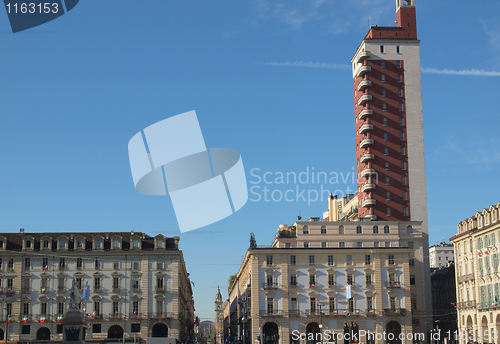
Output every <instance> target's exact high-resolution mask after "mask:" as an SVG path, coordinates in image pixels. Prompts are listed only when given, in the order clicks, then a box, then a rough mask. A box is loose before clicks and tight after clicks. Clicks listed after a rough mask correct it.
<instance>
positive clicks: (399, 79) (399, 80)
mask: <svg viewBox="0 0 500 344" xmlns="http://www.w3.org/2000/svg"><path fill="white" fill-rule="evenodd" d="M401 80H402V78H401V74H400V75H398V82H401Z"/></svg>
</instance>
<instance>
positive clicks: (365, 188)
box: [361, 183, 376, 192]
mask: <svg viewBox="0 0 500 344" xmlns="http://www.w3.org/2000/svg"><path fill="white" fill-rule="evenodd" d="M375 187H376V185H375V184H374V183H365V184H363V186H362V187H361V192H366V191H368V190H375Z"/></svg>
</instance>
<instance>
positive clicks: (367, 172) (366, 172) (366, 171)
mask: <svg viewBox="0 0 500 344" xmlns="http://www.w3.org/2000/svg"><path fill="white" fill-rule="evenodd" d="M371 174H375V169H373V168H365V169H364V170H363V171H361V174H360V177H361V178H364V177H366V176H369V175H371Z"/></svg>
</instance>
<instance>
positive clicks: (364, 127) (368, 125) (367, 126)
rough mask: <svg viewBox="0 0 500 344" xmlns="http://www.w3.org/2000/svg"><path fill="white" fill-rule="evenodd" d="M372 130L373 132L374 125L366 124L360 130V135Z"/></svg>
mask: <svg viewBox="0 0 500 344" xmlns="http://www.w3.org/2000/svg"><path fill="white" fill-rule="evenodd" d="M370 130H373V124H368V123H365V124H363V125H362V126H361V128H359V133H360V134H364V133H366V132H367V131H370Z"/></svg>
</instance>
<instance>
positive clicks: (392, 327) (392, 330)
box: [386, 320, 401, 344]
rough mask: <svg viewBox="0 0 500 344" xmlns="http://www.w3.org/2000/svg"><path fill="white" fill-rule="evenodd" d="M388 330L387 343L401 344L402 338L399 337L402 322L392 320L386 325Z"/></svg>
mask: <svg viewBox="0 0 500 344" xmlns="http://www.w3.org/2000/svg"><path fill="white" fill-rule="evenodd" d="M386 332H387V338H388V340H387V343H388V344H401V339H400V338H399V336H400V334H401V324H400V323H398V322H397V321H394V320H391V321H389V322H388V323H387V326H386Z"/></svg>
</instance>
